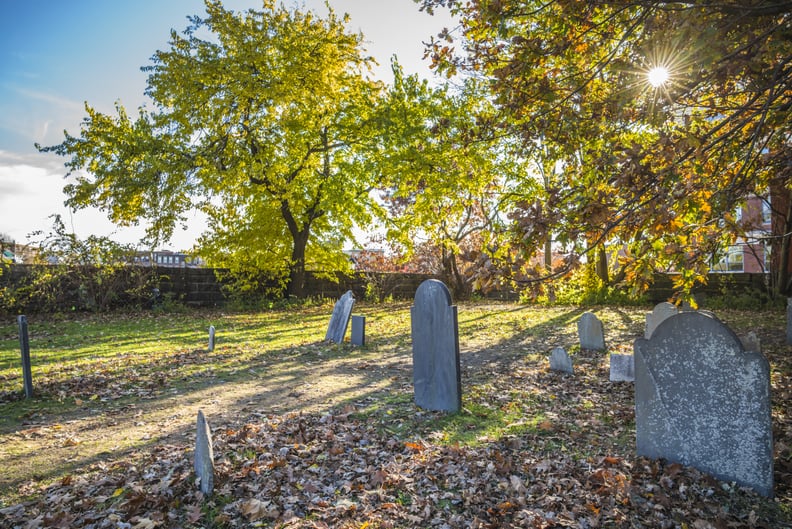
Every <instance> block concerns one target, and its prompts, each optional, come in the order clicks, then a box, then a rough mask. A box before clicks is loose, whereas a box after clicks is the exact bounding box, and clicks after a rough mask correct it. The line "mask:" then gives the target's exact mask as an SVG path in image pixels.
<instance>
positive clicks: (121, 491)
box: [113, 487, 124, 498]
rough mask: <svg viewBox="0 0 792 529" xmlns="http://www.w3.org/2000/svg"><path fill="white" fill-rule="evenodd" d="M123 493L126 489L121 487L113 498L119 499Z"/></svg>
mask: <svg viewBox="0 0 792 529" xmlns="http://www.w3.org/2000/svg"><path fill="white" fill-rule="evenodd" d="M123 493H124V489H122V488H120V487H119V488H117V489H116V490H115V492H113V498H117V497H119V496H121V495H122V494H123Z"/></svg>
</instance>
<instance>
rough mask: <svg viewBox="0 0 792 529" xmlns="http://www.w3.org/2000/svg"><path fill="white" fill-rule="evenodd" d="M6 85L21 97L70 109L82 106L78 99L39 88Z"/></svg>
mask: <svg viewBox="0 0 792 529" xmlns="http://www.w3.org/2000/svg"><path fill="white" fill-rule="evenodd" d="M6 87H7V88H8V89H10V90H13V91H14V92H16V93H17V94H19V95H21V96H22V97H26V98H28V99H33V100H35V101H43V102H45V103H49V104H51V105H54V106H57V107H60V108H65V109H71V110H81V109H82V108H83V106H84V103H82V102H79V101H74V100H73V99H68V98H65V97H61V96H59V95H57V94H51V93H48V92H41V91H39V90H31V89H29V88H21V87H19V86H8V85H6Z"/></svg>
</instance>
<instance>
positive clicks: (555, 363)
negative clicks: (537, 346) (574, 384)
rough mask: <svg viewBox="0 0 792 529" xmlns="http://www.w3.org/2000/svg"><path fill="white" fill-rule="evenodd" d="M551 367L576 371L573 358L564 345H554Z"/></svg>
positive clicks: (562, 370) (569, 371) (563, 371)
mask: <svg viewBox="0 0 792 529" xmlns="http://www.w3.org/2000/svg"><path fill="white" fill-rule="evenodd" d="M550 369H552V370H553V371H560V372H562V373H570V374H572V373H574V369H573V368H572V359H571V358H570V357H569V354H567V352H566V350H565V349H564V348H563V347H554V348H553V350H552V351H551V353H550Z"/></svg>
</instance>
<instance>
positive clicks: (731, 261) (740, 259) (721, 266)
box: [712, 244, 744, 273]
mask: <svg viewBox="0 0 792 529" xmlns="http://www.w3.org/2000/svg"><path fill="white" fill-rule="evenodd" d="M743 269H744V250H743V246H742V245H741V244H735V245H733V246H729V249H728V250H727V251H726V254H725V255H724V256H723V257H722V258H721V260H720V261H718V262H717V263H715V264H714V265H713V266H712V271H713V272H721V273H723V272H742V271H743Z"/></svg>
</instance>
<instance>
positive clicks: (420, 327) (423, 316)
mask: <svg viewBox="0 0 792 529" xmlns="http://www.w3.org/2000/svg"><path fill="white" fill-rule="evenodd" d="M411 319H412V346H413V384H414V386H415V403H416V404H417V405H418V406H420V407H421V408H424V409H427V410H439V411H451V412H455V411H459V410H460V409H461V408H462V383H461V380H460V372H459V328H458V325H457V308H456V306H455V305H451V293H450V292H449V291H448V288H446V286H445V285H444V284H443V283H442V282H441V281H438V280H436V279H429V280H427V281H424V282H423V283H421V285H420V286H419V287H418V290H417V291H416V293H415V304H414V305H413V306H412V309H411Z"/></svg>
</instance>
